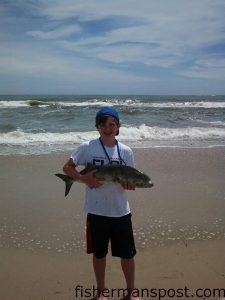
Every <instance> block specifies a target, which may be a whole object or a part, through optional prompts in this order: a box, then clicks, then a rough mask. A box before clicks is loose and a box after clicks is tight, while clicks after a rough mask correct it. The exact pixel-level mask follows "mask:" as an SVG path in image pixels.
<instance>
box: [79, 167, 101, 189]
mask: <svg viewBox="0 0 225 300" xmlns="http://www.w3.org/2000/svg"><path fill="white" fill-rule="evenodd" d="M95 172H96V171H92V172H89V173H87V174H85V175H80V180H81V181H82V182H84V183H85V184H86V185H87V186H89V187H90V188H98V187H100V186H102V184H103V183H102V182H100V181H99V179H97V178H96V177H95Z"/></svg>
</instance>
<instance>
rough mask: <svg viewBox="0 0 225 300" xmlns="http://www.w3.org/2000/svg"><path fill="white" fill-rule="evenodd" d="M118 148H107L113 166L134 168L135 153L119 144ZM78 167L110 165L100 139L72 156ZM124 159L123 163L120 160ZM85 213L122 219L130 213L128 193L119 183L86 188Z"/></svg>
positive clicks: (90, 142)
mask: <svg viewBox="0 0 225 300" xmlns="http://www.w3.org/2000/svg"><path fill="white" fill-rule="evenodd" d="M118 146H119V151H120V157H119V154H118V151H117V146H116V145H115V146H114V147H105V149H106V151H107V153H108V156H109V158H110V160H111V162H112V164H124V163H125V164H126V165H127V166H134V157H133V152H132V150H131V149H130V147H128V146H126V145H124V144H122V143H120V142H118ZM71 158H72V160H73V162H74V163H75V165H76V166H79V165H86V164H87V163H91V164H94V165H98V166H101V165H106V164H109V160H108V158H107V156H106V154H105V152H104V149H103V147H102V145H101V143H100V141H99V139H95V140H91V141H88V142H84V143H82V144H81V145H80V146H79V147H78V148H77V149H76V150H75V151H74V152H73V153H72V155H71ZM120 158H121V159H122V161H121V160H120ZM84 211H85V212H87V213H92V214H96V215H101V216H108V217H122V216H125V215H127V214H129V213H130V206H129V203H128V197H127V193H126V191H125V190H124V189H123V187H122V186H121V185H120V184H119V183H113V182H107V183H105V184H103V185H102V186H101V187H99V188H96V189H95V188H92V189H91V188H89V187H88V186H87V187H86V195H85V204H84Z"/></svg>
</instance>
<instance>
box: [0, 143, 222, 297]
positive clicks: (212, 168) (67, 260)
mask: <svg viewBox="0 0 225 300" xmlns="http://www.w3.org/2000/svg"><path fill="white" fill-rule="evenodd" d="M134 153H135V160H136V167H137V168H138V169H140V170H142V171H144V172H146V173H147V174H149V175H150V177H151V178H152V181H153V182H154V184H155V185H154V188H152V189H136V191H135V192H129V199H130V205H131V209H132V218H133V227H134V235H135V240H136V245H137V250H138V254H137V256H136V269H137V271H136V274H137V275H136V277H137V279H136V282H137V287H138V288H140V289H141V288H142V289H143V288H144V289H151V288H165V289H178V288H184V287H185V286H186V287H187V288H190V289H191V292H195V289H198V288H204V289H213V288H223V287H224V286H225V284H224V283H225V271H224V269H225V268H224V267H225V251H224V247H225V214H224V211H225V148H222V147H221V148H214V149H171V148H158V149H135V150H134ZM68 156H69V154H65V155H52V156H50V155H43V156H10V157H9V156H1V157H0V166H1V169H0V188H1V197H0V266H1V271H0V286H1V289H0V299H4V300H14V299H15V300H20V299H23V300H26V299H32V300H33V299H40V300H48V299H60V300H61V299H65V300H67V299H68V300H69V299H88V297H84V296H86V295H85V294H84V289H85V288H92V286H93V285H95V281H94V275H93V271H92V265H91V260H92V258H91V256H88V255H86V254H85V215H84V214H83V213H82V207H83V198H84V186H83V185H82V184H79V183H75V184H74V185H73V187H72V190H71V192H70V194H69V196H68V197H67V198H64V184H63V182H62V181H60V180H59V179H58V178H57V177H55V176H54V174H55V173H57V172H60V171H61V168H62V165H63V163H64V162H65V161H66V160H67V158H68ZM106 279H107V283H108V287H109V288H110V289H113V288H123V287H124V279H123V276H122V274H121V269H120V262H119V260H118V259H117V258H112V257H111V255H110V253H109V255H108V264H107V277H106ZM77 285H81V286H82V287H83V297H82V295H81V294H77V295H76V294H75V287H76V286H77ZM209 292H210V291H208V293H209ZM170 293H172V290H171V291H170ZM76 296H77V297H76ZM169 296H171V294H170V295H169ZM169 296H168V295H167V296H165V297H164V298H162V299H176V298H175V297H173V298H171V297H169ZM222 296H223V295H220V296H219V295H218V294H217V295H215V297H213V296H211V297H207V299H220V298H222ZM223 297H225V295H224V296H223ZM89 298H90V297H89ZM110 299H118V297H116V296H115V294H114V297H110ZM143 299H159V297H158V298H157V297H152V298H150V295H146V294H144V297H143ZM178 299H180V298H178ZM182 299H183V298H182ZM192 299H198V298H197V297H196V296H194V297H192ZM202 299H204V298H202Z"/></svg>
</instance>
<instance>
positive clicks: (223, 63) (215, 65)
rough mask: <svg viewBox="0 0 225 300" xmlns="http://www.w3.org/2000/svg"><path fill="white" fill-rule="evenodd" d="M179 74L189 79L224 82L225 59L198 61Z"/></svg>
mask: <svg viewBox="0 0 225 300" xmlns="http://www.w3.org/2000/svg"><path fill="white" fill-rule="evenodd" d="M181 74H182V75H184V76H187V77H191V78H205V79H216V80H225V57H216V58H204V59H199V60H197V61H196V62H195V64H194V65H193V66H192V67H190V68H189V69H187V70H185V71H183V72H181Z"/></svg>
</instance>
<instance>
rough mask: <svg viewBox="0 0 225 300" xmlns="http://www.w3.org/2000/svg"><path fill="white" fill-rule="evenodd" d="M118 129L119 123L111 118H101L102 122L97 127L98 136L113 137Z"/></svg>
mask: <svg viewBox="0 0 225 300" xmlns="http://www.w3.org/2000/svg"><path fill="white" fill-rule="evenodd" d="M119 128H120V123H118V121H117V120H116V119H114V118H113V117H111V116H103V117H102V122H100V124H98V125H97V129H98V132H99V134H100V136H113V137H115V136H116V134H117V132H118V130H119Z"/></svg>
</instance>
